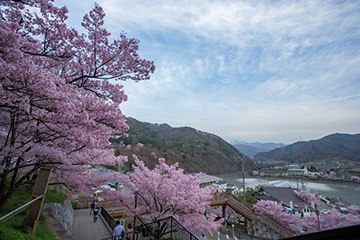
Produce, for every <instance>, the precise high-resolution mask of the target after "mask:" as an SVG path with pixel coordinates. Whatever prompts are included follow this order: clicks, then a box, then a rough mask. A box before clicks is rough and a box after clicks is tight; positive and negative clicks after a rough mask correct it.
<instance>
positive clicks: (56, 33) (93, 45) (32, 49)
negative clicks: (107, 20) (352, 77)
mask: <svg viewBox="0 0 360 240" xmlns="http://www.w3.org/2000/svg"><path fill="white" fill-rule="evenodd" d="M0 8H1V13H0V14H1V20H0V110H1V111H0V156H1V157H0V209H1V208H2V207H3V206H4V204H5V202H6V201H7V199H8V198H9V197H10V196H11V194H12V192H14V191H15V189H16V188H18V187H19V186H21V185H22V184H24V183H25V182H29V181H32V180H33V176H36V173H37V171H38V169H39V168H40V167H50V168H52V169H53V174H52V179H51V181H52V182H51V183H52V184H61V185H65V186H66V189H68V190H69V192H76V193H81V194H86V193H87V192H89V191H90V190H91V186H93V185H97V186H100V185H101V184H102V183H104V182H106V179H108V180H109V179H111V178H113V177H114V176H111V175H109V176H108V177H105V176H102V177H97V176H96V174H95V173H91V172H88V166H96V165H115V164H116V163H117V162H123V161H126V159H125V158H123V157H115V156H114V154H113V150H111V149H109V148H107V146H108V145H109V144H110V143H109V137H110V136H111V134H114V133H116V134H120V135H122V136H126V131H127V130H128V126H127V124H126V120H125V116H124V115H123V113H122V112H121V110H120V108H119V105H120V104H121V103H122V102H124V101H126V100H127V96H126V94H125V93H124V91H123V87H122V85H121V84H119V83H117V80H122V81H123V80H134V81H140V80H148V79H149V78H150V75H151V74H152V73H153V72H154V69H155V67H154V63H153V62H151V61H147V60H144V59H141V58H140V56H139V55H138V48H139V46H138V43H139V41H138V40H136V39H133V38H128V37H127V36H126V35H124V34H121V35H120V37H119V39H115V40H113V41H111V40H110V39H109V36H110V33H109V32H108V31H107V30H106V29H105V28H104V27H103V24H104V17H105V13H104V12H103V10H102V8H101V7H100V6H99V5H97V4H95V7H94V9H93V10H92V11H91V12H90V13H89V14H87V15H86V16H85V17H84V20H83V23H82V26H83V27H84V28H85V33H84V34H79V33H78V32H77V31H76V30H75V29H73V28H70V27H68V26H67V25H66V22H65V20H66V19H67V12H68V10H67V9H66V7H62V8H58V7H55V6H54V5H53V4H52V1H47V0H35V1H0ZM110 80H111V81H110ZM9 176H13V178H12V180H11V181H10V183H9V184H6V181H7V179H9Z"/></svg>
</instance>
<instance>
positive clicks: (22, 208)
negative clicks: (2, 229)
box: [0, 194, 44, 223]
mask: <svg viewBox="0 0 360 240" xmlns="http://www.w3.org/2000/svg"><path fill="white" fill-rule="evenodd" d="M43 197H44V195H43V194H41V195H39V196H37V197H36V198H34V199H33V200H31V201H29V202H27V203H25V204H24V205H22V206H20V207H18V208H17V209H15V210H14V211H11V212H9V213H8V214H6V215H4V216H2V217H1V218H0V223H3V222H5V221H6V220H8V219H10V218H12V217H13V216H15V215H16V214H18V213H20V212H22V211H24V210H25V209H26V208H27V207H29V206H30V205H31V204H33V203H34V202H36V201H38V200H40V199H42V198H43Z"/></svg>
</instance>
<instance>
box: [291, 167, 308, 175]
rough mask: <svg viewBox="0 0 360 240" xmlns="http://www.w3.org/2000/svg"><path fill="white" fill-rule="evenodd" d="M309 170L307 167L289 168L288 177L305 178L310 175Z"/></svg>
mask: <svg viewBox="0 0 360 240" xmlns="http://www.w3.org/2000/svg"><path fill="white" fill-rule="evenodd" d="M308 173H309V170H308V169H307V167H306V166H304V167H302V168H289V169H288V170H287V174H288V176H305V175H308Z"/></svg>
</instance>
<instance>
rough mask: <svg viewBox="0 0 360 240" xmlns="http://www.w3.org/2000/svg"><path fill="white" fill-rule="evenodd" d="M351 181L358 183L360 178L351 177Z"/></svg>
mask: <svg viewBox="0 0 360 240" xmlns="http://www.w3.org/2000/svg"><path fill="white" fill-rule="evenodd" d="M351 181H354V182H358V183H360V177H358V176H352V177H351Z"/></svg>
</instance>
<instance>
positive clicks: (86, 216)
mask: <svg viewBox="0 0 360 240" xmlns="http://www.w3.org/2000/svg"><path fill="white" fill-rule="evenodd" d="M72 237H73V240H99V239H103V238H107V237H111V234H110V233H109V231H108V230H107V228H106V227H105V225H104V223H103V221H102V220H101V218H100V217H98V219H97V221H96V222H94V221H93V216H92V215H91V216H90V209H79V210H75V214H74V223H73V233H72Z"/></svg>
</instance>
